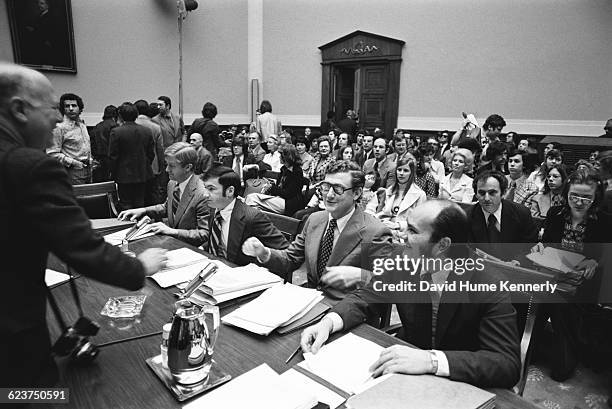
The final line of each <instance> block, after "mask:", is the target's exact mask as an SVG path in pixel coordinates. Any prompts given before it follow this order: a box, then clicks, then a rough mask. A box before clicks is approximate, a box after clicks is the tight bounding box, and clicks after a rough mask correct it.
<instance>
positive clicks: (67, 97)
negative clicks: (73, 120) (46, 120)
mask: <svg viewBox="0 0 612 409" xmlns="http://www.w3.org/2000/svg"><path fill="white" fill-rule="evenodd" d="M65 101H76V103H77V105H78V106H79V110H80V111H81V113H82V112H83V108H85V104H83V99H81V97H79V96H78V95H76V94H71V93H67V94H63V95H62V96H61V97H60V101H59V110H60V112H61V114H62V115H64V114H65V113H66V112H65V111H64V102H65Z"/></svg>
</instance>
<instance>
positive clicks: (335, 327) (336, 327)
mask: <svg viewBox="0 0 612 409" xmlns="http://www.w3.org/2000/svg"><path fill="white" fill-rule="evenodd" d="M325 318H329V319H330V320H331V322H332V331H331V332H332V333H334V332H338V331H340V330H342V328H344V321H343V320H342V317H341V316H340V315H339V314H338V313H337V312H330V313H329V314H327V315H326V316H325V317H323V319H325Z"/></svg>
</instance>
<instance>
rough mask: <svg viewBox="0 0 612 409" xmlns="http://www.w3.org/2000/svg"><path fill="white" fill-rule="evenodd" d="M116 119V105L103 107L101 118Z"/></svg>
mask: <svg viewBox="0 0 612 409" xmlns="http://www.w3.org/2000/svg"><path fill="white" fill-rule="evenodd" d="M111 118H112V119H117V107H116V106H114V105H107V106H105V107H104V114H103V115H102V119H111Z"/></svg>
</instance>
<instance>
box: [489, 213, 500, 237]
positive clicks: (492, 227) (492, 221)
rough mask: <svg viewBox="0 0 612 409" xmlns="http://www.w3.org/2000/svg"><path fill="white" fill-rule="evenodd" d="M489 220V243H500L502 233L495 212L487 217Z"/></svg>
mask: <svg viewBox="0 0 612 409" xmlns="http://www.w3.org/2000/svg"><path fill="white" fill-rule="evenodd" d="M487 221H488V225H487V233H488V236H489V243H499V242H500V239H501V235H500V232H499V230H497V226H496V223H497V218H496V217H495V215H494V214H493V213H491V214H490V215H489V217H488V218H487Z"/></svg>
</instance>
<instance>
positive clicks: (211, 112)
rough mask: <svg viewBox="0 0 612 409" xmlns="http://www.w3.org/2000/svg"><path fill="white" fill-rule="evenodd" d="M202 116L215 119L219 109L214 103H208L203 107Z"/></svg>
mask: <svg viewBox="0 0 612 409" xmlns="http://www.w3.org/2000/svg"><path fill="white" fill-rule="evenodd" d="M202 116H203V117H204V118H209V119H213V118H214V117H216V116H217V107H216V106H215V104H213V103H212V102H207V103H205V104H204V106H203V107H202Z"/></svg>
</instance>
